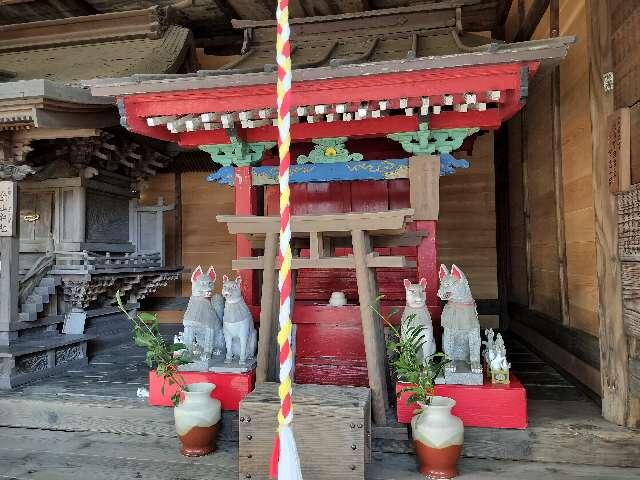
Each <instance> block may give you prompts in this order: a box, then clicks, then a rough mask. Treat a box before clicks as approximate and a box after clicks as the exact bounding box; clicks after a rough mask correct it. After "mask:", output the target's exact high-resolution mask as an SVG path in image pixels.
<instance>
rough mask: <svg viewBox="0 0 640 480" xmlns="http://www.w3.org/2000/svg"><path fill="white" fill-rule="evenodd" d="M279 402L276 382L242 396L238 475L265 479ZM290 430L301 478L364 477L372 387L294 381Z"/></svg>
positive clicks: (311, 479)
mask: <svg viewBox="0 0 640 480" xmlns="http://www.w3.org/2000/svg"><path fill="white" fill-rule="evenodd" d="M279 406H280V400H279V398H278V384H277V383H262V384H259V385H256V388H255V390H254V391H253V392H251V393H250V394H249V395H248V396H247V397H245V398H244V399H243V400H242V401H241V402H240V413H239V421H240V428H239V430H240V459H239V463H240V465H239V472H240V479H241V480H246V479H251V480H263V479H264V480H267V479H268V478H269V461H270V459H271V451H272V448H273V441H274V439H275V436H276V429H277V418H276V415H277V412H278V408H279ZM293 413H294V418H293V432H294V435H295V439H296V445H297V447H298V454H299V456H300V465H301V467H302V476H303V478H304V479H305V480H316V479H317V480H325V479H327V478H340V479H344V480H349V479H351V480H356V479H359V480H362V479H364V478H365V468H366V465H367V464H368V463H370V462H371V392H370V390H369V389H368V388H362V387H338V386H334V385H295V386H294V389H293Z"/></svg>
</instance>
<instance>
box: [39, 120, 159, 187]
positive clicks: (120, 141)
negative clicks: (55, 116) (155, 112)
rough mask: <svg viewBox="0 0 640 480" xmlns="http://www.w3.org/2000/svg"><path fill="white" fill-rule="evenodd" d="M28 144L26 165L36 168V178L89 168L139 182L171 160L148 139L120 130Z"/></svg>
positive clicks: (78, 172) (76, 173)
mask: <svg viewBox="0 0 640 480" xmlns="http://www.w3.org/2000/svg"><path fill="white" fill-rule="evenodd" d="M32 147H33V149H34V152H33V153H32V154H31V155H30V157H29V164H30V165H32V166H33V167H34V168H35V169H36V170H37V171H38V173H36V175H34V179H36V180H44V179H48V178H59V177H61V176H65V175H70V176H79V175H82V174H83V172H84V171H86V169H88V168H91V169H95V170H97V171H106V172H112V173H118V174H120V175H124V176H126V177H128V178H131V179H132V180H135V181H139V180H144V179H146V178H148V177H150V176H152V175H155V174H156V173H157V172H158V171H159V170H163V169H165V168H166V167H167V166H168V165H169V164H170V163H171V161H172V158H171V157H170V156H169V155H166V154H165V153H163V152H162V151H161V150H160V149H156V148H154V146H153V145H152V144H151V142H150V141H149V139H145V138H141V137H138V136H136V135H134V134H131V133H127V132H123V131H120V130H114V131H110V130H101V131H100V133H99V135H97V136H94V137H87V138H68V139H55V140H40V141H37V142H33V143H32Z"/></svg>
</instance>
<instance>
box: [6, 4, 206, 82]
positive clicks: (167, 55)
mask: <svg viewBox="0 0 640 480" xmlns="http://www.w3.org/2000/svg"><path fill="white" fill-rule="evenodd" d="M192 62H193V49H192V37H191V32H190V31H189V30H188V29H186V28H183V27H180V26H175V25H170V24H169V23H168V21H167V19H166V15H165V10H164V9H161V8H158V7H152V8H147V9H144V10H134V11H127V12H116V13H107V14H101V15H89V16H84V17H73V18H66V19H60V20H47V21H41V22H32V23H21V24H14V25H5V26H0V65H2V69H3V71H5V74H4V76H0V80H2V79H4V80H9V81H16V80H29V79H35V78H44V79H48V80H56V81H61V82H64V83H78V82H79V81H80V80H82V79H85V78H94V77H111V76H121V75H132V74H157V73H176V72H179V71H181V68H182V67H183V66H184V65H185V63H186V65H187V66H188V67H191V65H192Z"/></svg>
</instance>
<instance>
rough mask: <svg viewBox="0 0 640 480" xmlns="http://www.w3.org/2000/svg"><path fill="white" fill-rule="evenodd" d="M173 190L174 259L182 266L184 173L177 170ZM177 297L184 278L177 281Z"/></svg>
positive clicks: (180, 291) (176, 263) (177, 264)
mask: <svg viewBox="0 0 640 480" xmlns="http://www.w3.org/2000/svg"><path fill="white" fill-rule="evenodd" d="M173 191H174V197H175V204H176V209H175V210H174V211H173V218H174V225H173V233H174V238H175V245H174V261H173V264H174V265H175V266H176V267H180V266H182V173H181V172H176V173H175V175H174V177H173ZM175 294H176V297H181V296H182V278H178V279H177V280H176V282H175Z"/></svg>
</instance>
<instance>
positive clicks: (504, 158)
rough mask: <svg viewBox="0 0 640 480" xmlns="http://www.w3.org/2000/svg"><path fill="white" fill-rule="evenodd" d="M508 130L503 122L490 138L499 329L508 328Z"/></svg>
mask: <svg viewBox="0 0 640 480" xmlns="http://www.w3.org/2000/svg"><path fill="white" fill-rule="evenodd" d="M508 141H509V131H508V125H507V124H506V123H505V124H503V125H502V127H501V128H500V129H499V130H496V132H495V133H494V137H493V144H494V155H493V162H494V176H495V201H496V247H497V253H498V307H499V308H498V314H499V315H500V330H501V331H507V330H508V329H509V308H508V302H509V297H510V292H509V285H510V284H511V248H510V246H511V234H510V228H511V227H510V218H509V148H508V146H509V144H508Z"/></svg>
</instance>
